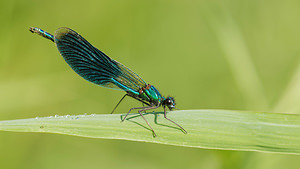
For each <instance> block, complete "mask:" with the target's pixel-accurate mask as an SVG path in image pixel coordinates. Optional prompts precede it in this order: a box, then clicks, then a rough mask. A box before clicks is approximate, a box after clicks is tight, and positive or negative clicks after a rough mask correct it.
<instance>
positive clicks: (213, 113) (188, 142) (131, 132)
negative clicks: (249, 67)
mask: <svg viewBox="0 0 300 169" xmlns="http://www.w3.org/2000/svg"><path fill="white" fill-rule="evenodd" d="M168 117H169V118H171V119H172V120H174V121H176V122H177V123H178V124H180V125H181V126H183V127H184V128H185V129H186V130H187V132H188V134H183V133H182V131H181V130H180V129H178V128H177V127H176V126H174V125H173V124H172V123H170V122H169V121H167V120H166V119H164V118H163V114H162V113H161V112H160V113H148V114H146V115H145V118H146V119H147V120H148V122H149V123H150V125H151V126H152V127H153V129H154V130H155V131H156V133H157V134H158V136H157V137H153V136H152V134H151V131H150V129H149V128H148V127H147V125H146V123H145V121H144V120H143V119H142V118H141V117H140V116H139V115H137V114H134V115H131V116H130V117H129V118H128V120H126V121H125V122H123V123H120V118H121V115H118V114H105V115H77V116H69V115H67V116H55V117H41V118H33V119H21V120H8V121H0V130H2V131H14V132H40V133H58V134H66V135H74V136H82V137H91V138H105V139H124V140H133V141H143V142H152V143H161V144H168V145H176V146H186V147H195V148H208V149H226V150H241V151H263V152H277V153H292V154H300V115H297V114H281V113H263V112H245V111H233V110H181V111H172V112H171V113H169V114H168Z"/></svg>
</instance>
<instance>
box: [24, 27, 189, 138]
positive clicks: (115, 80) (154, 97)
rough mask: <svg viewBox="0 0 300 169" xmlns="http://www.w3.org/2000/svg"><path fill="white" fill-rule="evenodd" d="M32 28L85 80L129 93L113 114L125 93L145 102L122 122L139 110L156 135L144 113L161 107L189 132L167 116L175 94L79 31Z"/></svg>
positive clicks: (172, 107)
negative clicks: (165, 93) (147, 79)
mask: <svg viewBox="0 0 300 169" xmlns="http://www.w3.org/2000/svg"><path fill="white" fill-rule="evenodd" d="M29 30H30V31H31V32H32V33H36V34H38V35H40V36H43V37H44V38H47V39H49V40H51V41H52V42H54V43H55V44H56V47H57V49H58V51H59V52H60V54H61V55H62V56H63V58H64V59H65V61H66V62H67V63H68V64H69V66H70V67H71V68H72V69H73V70H74V71H75V72H76V73H77V74H78V75H80V76H81V77H83V78H84V79H86V80H88V81H90V82H92V83H95V84H97V85H99V86H102V87H106V88H111V89H119V90H123V91H125V92H126V94H125V95H124V96H123V97H122V99H121V100H120V101H119V102H118V104H117V105H116V107H115V108H114V109H113V111H112V113H113V112H114V111H115V109H116V108H117V107H118V105H119V104H120V103H121V102H122V100H123V99H124V98H125V97H126V96H130V97H132V98H134V99H136V100H138V101H140V102H142V103H143V104H145V105H146V106H143V107H134V108H131V109H130V110H129V111H128V113H127V114H126V115H125V117H124V118H123V119H121V120H122V121H124V120H125V119H126V117H127V116H128V114H129V113H130V112H131V111H132V110H135V109H137V110H138V112H139V114H140V115H141V116H142V117H143V118H144V120H145V121H146V123H147V124H148V126H149V127H150V129H151V130H152V132H153V134H154V136H156V133H155V131H154V130H153V128H152V127H151V125H150V124H149V123H148V121H147V120H146V119H145V117H144V116H143V114H142V112H143V111H146V110H152V109H157V108H159V107H160V106H162V107H163V108H164V117H165V118H166V119H167V120H169V121H170V122H172V123H174V124H176V125H177V126H178V127H180V129H181V130H182V131H183V132H184V133H187V132H186V130H184V128H182V127H181V126H180V125H179V124H177V123H175V122H174V121H172V120H171V119H169V118H167V113H166V108H168V109H169V110H173V109H175V100H174V98H173V97H163V96H162V95H161V94H160V93H159V91H158V90H157V89H156V88H155V87H154V86H152V85H150V84H147V83H146V82H145V81H144V80H143V79H142V78H141V77H139V76H138V75H137V74H136V73H134V72H133V71H132V70H130V69H129V68H127V67H126V66H124V65H122V64H121V63H119V62H117V61H115V60H113V59H111V58H110V57H108V56H107V55H105V54H104V53H103V52H101V51H100V50H98V49H97V48H95V47H94V46H93V45H91V44H90V43H89V42H88V41H87V40H85V39H84V38H83V37H82V36H81V35H79V34H78V33H77V32H75V31H73V30H72V29H70V28H66V27H62V28H59V29H57V30H56V32H55V34H54V35H51V34H50V33H48V32H45V31H43V30H42V29H39V28H35V27H30V28H29Z"/></svg>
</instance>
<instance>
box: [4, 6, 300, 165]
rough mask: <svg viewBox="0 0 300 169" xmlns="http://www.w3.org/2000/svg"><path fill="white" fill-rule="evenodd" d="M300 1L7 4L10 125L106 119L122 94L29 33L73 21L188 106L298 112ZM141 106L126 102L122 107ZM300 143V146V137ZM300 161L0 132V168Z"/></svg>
mask: <svg viewBox="0 0 300 169" xmlns="http://www.w3.org/2000/svg"><path fill="white" fill-rule="evenodd" d="M299 18H300V1H299V0H286V1H270V0H266V1H261V0H225V1H223V0H198V1H193V0H186V1H177V0H164V1H162V0H160V1H158V0H152V1H141V0H123V1H120V0H100V1H92V0H85V1H76V0H53V1H48V2H47V1H38V0H27V1H25V0H6V1H4V0H1V1H0V21H1V22H0V23H1V26H0V37H1V38H0V120H12V119H22V118H33V117H37V116H39V117H42V116H51V115H56V114H57V115H66V114H72V115H75V114H84V113H87V114H107V113H110V112H111V110H112V109H113V108H114V106H115V105H116V103H117V102H118V101H119V99H120V98H121V97H122V96H123V94H124V93H123V92H120V91H115V90H108V89H105V88H101V87H98V86H96V85H94V84H91V83H89V82H87V81H85V80H84V79H82V78H81V77H79V76H78V75H77V74H75V73H74V72H73V71H72V70H71V69H70V68H69V67H68V65H67V64H66V63H65V62H64V60H63V59H62V57H61V56H60V55H59V53H58V51H57V49H56V47H55V45H54V44H53V43H52V42H51V41H49V40H46V39H43V38H41V37H39V36H37V35H34V34H32V33H30V32H29V31H28V28H29V27H30V26H36V27H40V28H42V29H44V30H46V31H48V32H49V33H54V32H55V30H56V29H57V28H59V27H62V26H66V27H70V28H72V29H74V30H76V31H77V32H79V33H80V34H81V35H83V36H84V37H85V38H86V39H88V40H89V41H90V42H91V43H92V44H93V45H94V46H96V47H98V48H99V49H100V50H102V51H103V52H105V53H106V54H107V55H109V56H110V57H112V58H113V59H115V60H117V61H119V62H121V63H123V64H124V65H126V66H127V67H129V68H130V69H132V70H134V71H135V72H137V73H138V74H139V75H140V76H141V77H143V79H144V80H145V81H146V82H148V83H150V84H153V85H155V86H156V87H157V88H159V90H160V91H161V92H162V93H163V94H164V95H168V94H170V95H172V96H175V97H176V100H177V105H178V108H179V109H231V110H232V109H238V110H252V111H270V112H282V113H299V112H300V111H299V110H300V104H299V99H300V64H299V63H300V33H299V32H300V20H299ZM134 106H140V103H137V102H136V101H134V100H131V99H126V101H124V102H123V103H122V104H121V105H120V107H119V108H118V109H117V113H124V112H127V111H128V109H129V108H131V107H134ZM299 144H300V143H299ZM299 160H300V157H299V156H296V155H280V154H268V153H259V152H237V151H222V150H205V149H195V148H185V147H175V146H168V145H159V144H151V143H141V142H131V141H123V140H103V139H90V138H81V137H74V136H65V135H55V134H40V133H12V132H0V168H1V169H2V168H3V169H53V168H72V169H79V168H89V169H93V168H112V169H114V168H122V169H127V168H130V169H135V168H136V169H138V168H144V169H148V168H149V169H150V168H151V169H152V168H156V169H171V168H172V169H182V168H189V169H199V168H205V169H220V168H226V169H240V168H244V169H281V168H290V169H293V168H295V169H296V168H299V167H300V161H299Z"/></svg>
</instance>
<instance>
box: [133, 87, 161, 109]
mask: <svg viewBox="0 0 300 169" xmlns="http://www.w3.org/2000/svg"><path fill="white" fill-rule="evenodd" d="M137 97H139V98H141V99H142V100H145V101H147V102H149V103H150V104H153V105H159V104H160V103H161V101H162V100H163V99H164V98H163V97H162V96H161V94H160V93H159V92H158V90H157V89H156V88H155V87H154V86H151V85H150V84H148V85H147V86H146V87H143V88H141V89H140V90H139V95H138V96H137Z"/></svg>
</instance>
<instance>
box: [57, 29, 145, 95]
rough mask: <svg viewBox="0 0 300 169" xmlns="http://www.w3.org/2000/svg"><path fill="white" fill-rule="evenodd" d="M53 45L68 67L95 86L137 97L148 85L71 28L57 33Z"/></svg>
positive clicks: (58, 30) (59, 30)
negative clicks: (123, 91)
mask: <svg viewBox="0 0 300 169" xmlns="http://www.w3.org/2000/svg"><path fill="white" fill-rule="evenodd" d="M54 41H55V44H56V46H57V48H58V51H59V52H60V54H61V55H62V56H63V58H64V59H65V61H66V62H67V63H68V64H69V66H70V67H71V68H72V69H73V70H74V71H75V72H76V73H77V74H79V75H80V76H81V77H83V78H84V79H86V80H88V81H90V82H92V83H95V84H97V85H100V86H103V87H107V88H112V89H122V90H125V91H130V92H133V93H136V94H137V93H138V92H137V91H138V90H139V89H140V88H141V87H144V86H145V85H146V83H145V82H144V80H143V79H142V78H140V77H139V76H138V75H137V74H136V73H134V72H133V71H131V70H130V69H129V68H127V67H125V66H124V65H122V64H121V63H118V62H117V61H115V60H113V59H111V58H110V57H108V56H107V55H105V54H104V53H103V52H101V51H100V50H98V49H97V48H95V47H94V46H93V45H91V44H90V43H89V42H88V41H87V40H85V39H84V38H83V37H82V36H81V35H79V34H78V33H77V32H75V31H73V30H71V29H69V28H65V27H63V28H59V29H57V30H56V32H55V35H54Z"/></svg>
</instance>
